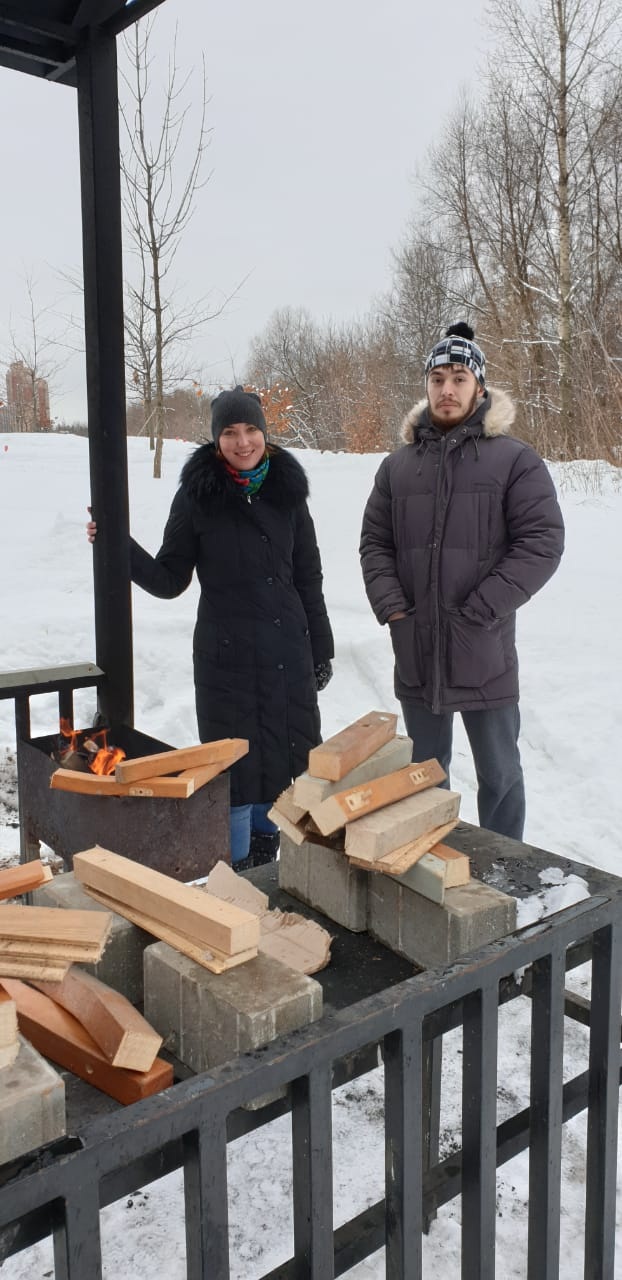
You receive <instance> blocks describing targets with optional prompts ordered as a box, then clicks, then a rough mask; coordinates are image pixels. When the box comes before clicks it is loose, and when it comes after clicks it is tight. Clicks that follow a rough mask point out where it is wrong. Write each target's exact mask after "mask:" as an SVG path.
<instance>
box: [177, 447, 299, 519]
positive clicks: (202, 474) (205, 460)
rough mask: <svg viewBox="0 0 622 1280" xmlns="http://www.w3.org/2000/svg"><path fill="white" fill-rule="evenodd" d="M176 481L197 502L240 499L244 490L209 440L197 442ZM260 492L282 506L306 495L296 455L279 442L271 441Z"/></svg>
mask: <svg viewBox="0 0 622 1280" xmlns="http://www.w3.org/2000/svg"><path fill="white" fill-rule="evenodd" d="M179 483H180V485H181V488H182V489H183V490H184V492H185V493H186V494H187V495H188V497H189V498H191V499H192V500H193V501H195V502H199V503H204V502H209V503H210V504H213V503H214V502H218V503H228V502H239V501H240V499H241V498H243V497H244V492H243V490H242V489H241V487H240V485H238V484H236V482H235V480H234V479H233V477H232V476H230V475H229V473H228V471H227V470H226V468H225V466H224V465H223V462H222V459H221V458H220V457H219V456H218V454H217V452H216V446H215V445H214V444H213V443H212V442H211V441H209V442H208V443H207V444H202V445H199V447H198V448H197V449H195V451H194V453H192V454H191V455H190V457H189V459H188V461H187V462H186V464H185V466H184V468H183V470H182V473H181V476H180V480H179ZM259 493H260V495H261V498H262V500H263V501H264V502H270V503H271V504H272V506H274V507H281V508H285V509H289V508H291V507H295V506H297V505H298V504H299V503H301V502H305V501H306V499H307V498H308V497H309V481H308V479H307V474H306V472H305V471H304V470H303V468H302V467H301V465H300V463H299V462H298V460H297V458H295V457H294V456H293V454H291V453H288V452H287V450H286V449H281V448H280V446H279V445H273V444H271V445H270V466H269V468H268V474H267V476H266V478H265V480H264V482H263V484H262V486H261V489H260V490H259Z"/></svg>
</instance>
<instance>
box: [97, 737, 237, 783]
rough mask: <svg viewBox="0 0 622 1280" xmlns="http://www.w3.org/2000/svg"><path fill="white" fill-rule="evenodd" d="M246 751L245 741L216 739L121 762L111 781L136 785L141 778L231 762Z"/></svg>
mask: <svg viewBox="0 0 622 1280" xmlns="http://www.w3.org/2000/svg"><path fill="white" fill-rule="evenodd" d="M247 751H248V739H246V738H219V739H218V741H216V742H203V743H200V744H199V745H198V746H195V747H181V748H179V750H177V751H174V750H171V751H158V752H156V754H155V755H153V756H139V757H138V758H137V759H136V760H121V761H120V762H119V764H118V765H117V766H116V768H115V778H116V781H117V782H137V781H139V780H140V779H141V778H158V777H160V776H161V775H162V774H166V773H179V772H180V771H181V770H182V769H192V768H193V767H195V766H197V767H198V766H201V765H211V764H217V763H219V762H222V761H226V760H230V763H233V762H234V761H235V760H239V759H240V758H241V756H243V755H246V753H247ZM227 767H228V766H227V765H226V764H223V765H222V768H225V769H226V768H227ZM217 772H218V771H217ZM213 776H214V777H215V775H213Z"/></svg>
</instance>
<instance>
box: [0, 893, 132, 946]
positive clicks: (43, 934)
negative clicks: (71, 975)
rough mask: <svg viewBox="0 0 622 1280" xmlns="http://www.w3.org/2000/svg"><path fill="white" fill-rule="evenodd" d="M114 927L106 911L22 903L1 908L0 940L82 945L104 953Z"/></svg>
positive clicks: (53, 944)
mask: <svg viewBox="0 0 622 1280" xmlns="http://www.w3.org/2000/svg"><path fill="white" fill-rule="evenodd" d="M111 928H112V916H111V915H109V914H108V913H106V912H103V911H88V910H75V909H74V908H66V909H65V908H64V909H63V910H62V911H59V910H58V908H57V907H29V906H26V905H25V904H24V905H21V904H16V905H15V906H13V905H12V904H10V905H5V906H1V907H0V940H3V941H6V942H28V943H45V944H51V945H52V947H62V946H63V945H65V944H67V945H69V946H72V945H73V946H78V947H85V948H89V949H90V948H97V949H98V950H99V954H100V955H101V953H102V952H103V950H104V947H105V945H106V942H107V941H108V936H109V934H110V930H111ZM98 958H99V957H98Z"/></svg>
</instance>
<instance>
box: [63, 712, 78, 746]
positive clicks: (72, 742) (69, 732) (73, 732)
mask: <svg viewBox="0 0 622 1280" xmlns="http://www.w3.org/2000/svg"><path fill="white" fill-rule="evenodd" d="M60 731H61V733H62V735H63V738H68V739H69V750H70V751H75V750H76V743H77V741H78V738H79V737H80V734H79V731H78V730H77V729H72V727H71V723H70V721H69V720H65V719H64V717H63V716H61V721H60Z"/></svg>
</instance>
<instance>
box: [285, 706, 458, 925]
mask: <svg viewBox="0 0 622 1280" xmlns="http://www.w3.org/2000/svg"><path fill="white" fill-rule="evenodd" d="M396 730H397V716H396V715H392V714H389V713H387V712H382V711H371V712H369V713H368V714H367V715H365V716H362V717H361V719H359V720H357V721H355V722H354V723H353V724H351V725H349V726H348V727H347V728H346V729H343V730H342V731H341V732H340V733H338V734H335V736H334V737H332V738H329V739H328V740H327V741H326V742H323V743H322V744H321V745H320V746H318V747H315V748H314V749H313V750H312V751H311V752H310V753H309V763H308V769H307V771H306V772H305V773H303V774H301V775H300V777H299V778H297V779H296V780H295V782H294V783H292V785H291V786H290V787H288V789H287V790H286V791H285V792H283V794H282V795H280V796H279V797H278V799H277V801H276V803H275V804H274V806H273V808H272V810H271V812H270V816H271V818H272V820H273V821H274V822H276V823H278V825H279V826H280V827H281V828H282V829H283V831H285V833H286V834H287V835H288V836H289V838H290V839H291V840H292V841H293V842H294V843H295V844H297V845H302V844H303V843H305V841H311V842H315V843H316V844H328V845H329V846H330V847H331V848H333V849H335V850H336V851H340V852H341V853H342V854H343V856H344V857H345V858H347V859H348V861H349V862H350V863H351V865H352V866H354V867H357V868H360V869H361V870H365V871H368V872H380V873H383V874H385V875H392V876H398V875H403V874H404V873H405V872H407V871H409V872H411V876H410V885H411V887H412V888H413V889H415V891H416V892H419V893H421V894H423V896H424V897H430V898H432V899H433V900H434V901H442V900H443V896H444V891H445V889H448V888H453V887H456V886H459V885H463V884H466V883H467V882H468V880H469V878H470V871H469V860H468V858H467V857H466V856H465V855H464V854H461V853H458V852H457V851H456V850H455V849H452V848H450V846H448V845H446V844H445V843H444V841H445V837H446V836H448V835H449V834H450V832H451V831H452V830H453V829H454V827H455V826H457V823H458V814H459V807H460V796H459V795H458V794H457V792H453V791H448V790H446V789H444V788H442V787H440V786H439V783H441V782H444V781H445V779H446V774H445V772H444V771H443V769H442V768H441V766H440V765H439V763H438V761H437V760H424V761H421V762H419V763H412V762H411V763H408V764H405V765H403V766H402V767H401V768H398V769H393V770H391V771H390V772H386V765H385V760H386V759H387V755H388V751H389V746H390V744H393V746H394V747H395V746H396V745H398V743H399V741H400V740H398V739H397V736H396ZM401 743H402V744H403V746H404V752H405V755H406V757H408V756H409V753H410V749H411V747H412V744H411V743H410V741H409V739H401ZM403 754H404V753H403ZM393 757H394V758H395V752H393ZM415 868H416V870H415Z"/></svg>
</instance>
